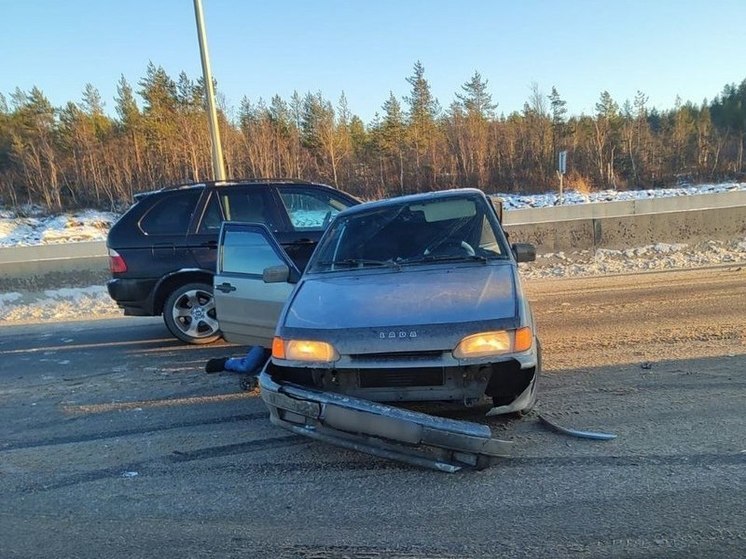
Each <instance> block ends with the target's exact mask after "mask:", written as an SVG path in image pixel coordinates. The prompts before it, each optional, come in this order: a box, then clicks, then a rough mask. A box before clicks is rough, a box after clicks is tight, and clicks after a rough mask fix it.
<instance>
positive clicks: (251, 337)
mask: <svg viewBox="0 0 746 559" xmlns="http://www.w3.org/2000/svg"><path fill="white" fill-rule="evenodd" d="M268 269H269V270H268ZM265 272H268V274H265ZM299 278H300V272H299V271H298V269H297V268H296V267H295V265H294V264H293V262H292V261H291V260H290V258H289V257H288V255H287V254H286V253H285V251H284V250H283V249H282V247H281V246H280V244H279V243H278V242H277V240H276V239H275V238H274V236H273V235H272V233H271V232H270V231H269V229H267V227H265V226H264V225H259V224H249V223H236V222H231V221H226V222H224V223H223V226H222V228H221V229H220V237H219V240H218V264H217V274H216V275H215V278H214V285H213V287H214V294H215V308H216V311H217V316H218V319H219V320H220V329H221V330H222V331H223V337H224V338H225V339H226V340H227V341H229V342H232V343H236V344H243V345H261V346H264V347H271V345H272V336H273V335H274V332H275V327H276V326H277V320H278V318H279V316H280V312H281V311H282V307H283V306H284V305H285V301H287V299H288V296H289V295H290V293H291V292H292V290H293V287H294V284H295V283H296V282H297V281H298V279H299Z"/></svg>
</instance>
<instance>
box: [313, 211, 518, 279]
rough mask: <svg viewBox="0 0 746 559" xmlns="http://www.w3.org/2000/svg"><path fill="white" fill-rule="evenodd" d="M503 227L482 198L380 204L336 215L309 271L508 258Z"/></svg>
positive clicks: (398, 266)
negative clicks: (367, 208) (344, 214)
mask: <svg viewBox="0 0 746 559" xmlns="http://www.w3.org/2000/svg"><path fill="white" fill-rule="evenodd" d="M498 227H499V225H497V222H496V220H495V218H494V216H493V215H491V214H490V213H489V209H488V208H487V207H485V204H484V203H483V201H482V200H481V199H479V198H435V199H432V200H419V201H416V202H411V201H410V202H409V203H401V204H386V205H382V206H381V205H377V206H375V207H372V208H370V210H367V211H359V212H355V213H352V214H350V215H349V216H343V217H339V218H337V221H335V222H334V224H333V225H332V227H331V228H330V230H329V232H328V234H327V235H326V236H325V238H324V240H323V242H322V244H321V245H320V246H319V247H318V250H317V251H316V252H315V254H314V257H313V260H312V261H311V263H310V264H309V270H308V271H309V272H311V273H313V272H330V271H341V270H350V269H356V268H370V267H396V268H401V267H403V266H410V265H412V266H413V265H418V264H425V263H433V262H440V261H448V262H453V261H472V260H473V261H486V260H489V259H493V258H507V249H506V247H505V242H504V237H503V236H502V234H501V233H499V231H498V230H497V228H498Z"/></svg>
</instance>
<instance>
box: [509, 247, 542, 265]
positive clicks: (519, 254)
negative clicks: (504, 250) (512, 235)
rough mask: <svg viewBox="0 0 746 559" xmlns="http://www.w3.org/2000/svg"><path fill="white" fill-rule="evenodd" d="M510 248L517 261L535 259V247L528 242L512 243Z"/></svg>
mask: <svg viewBox="0 0 746 559" xmlns="http://www.w3.org/2000/svg"><path fill="white" fill-rule="evenodd" d="M511 248H512V249H513V254H514V255H515V259H516V261H518V262H533V261H534V260H536V247H535V246H534V245H532V244H530V243H514V244H513V245H512V247H511Z"/></svg>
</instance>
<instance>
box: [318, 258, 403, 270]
mask: <svg viewBox="0 0 746 559" xmlns="http://www.w3.org/2000/svg"><path fill="white" fill-rule="evenodd" d="M317 265H319V266H349V267H350V268H353V267H358V266H359V267H365V266H387V267H389V268H397V269H398V268H399V264H398V263H397V262H394V261H393V260H371V259H369V258H345V259H343V260H326V261H322V262H318V264H317Z"/></svg>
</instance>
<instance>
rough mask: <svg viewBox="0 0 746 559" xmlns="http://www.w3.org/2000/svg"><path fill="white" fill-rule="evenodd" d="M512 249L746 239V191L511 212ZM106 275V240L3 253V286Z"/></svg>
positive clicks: (0, 258)
mask: <svg viewBox="0 0 746 559" xmlns="http://www.w3.org/2000/svg"><path fill="white" fill-rule="evenodd" d="M503 223H504V225H505V229H506V230H507V231H508V233H509V234H510V240H511V242H527V243H533V244H535V245H536V248H537V252H538V253H539V254H546V253H550V252H560V251H564V252H572V251H577V250H593V249H596V248H609V249H624V248H630V247H639V246H645V245H650V244H655V243H687V244H691V243H696V242H700V241H707V240H728V239H733V238H744V237H746V192H744V191H735V192H725V193H719V194H704V195H695V196H679V197H671V198H655V199H649V200H635V201H625V202H606V203H592V204H582V205H576V206H561V207H551V208H534V209H528V210H512V211H509V212H505V214H504V219H503ZM106 270H108V258H107V252H106V243H105V242H103V241H94V242H80V243H68V244H63V245H40V246H28V247H11V248H3V249H0V279H3V278H31V277H39V276H43V275H45V274H54V273H58V272H62V273H66V272H95V273H102V272H105V271H106Z"/></svg>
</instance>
